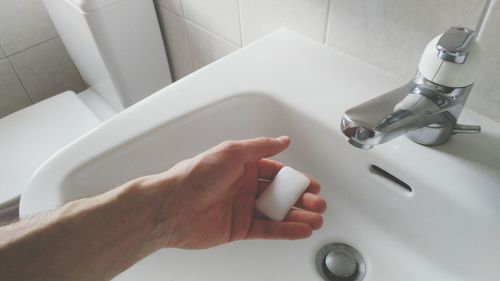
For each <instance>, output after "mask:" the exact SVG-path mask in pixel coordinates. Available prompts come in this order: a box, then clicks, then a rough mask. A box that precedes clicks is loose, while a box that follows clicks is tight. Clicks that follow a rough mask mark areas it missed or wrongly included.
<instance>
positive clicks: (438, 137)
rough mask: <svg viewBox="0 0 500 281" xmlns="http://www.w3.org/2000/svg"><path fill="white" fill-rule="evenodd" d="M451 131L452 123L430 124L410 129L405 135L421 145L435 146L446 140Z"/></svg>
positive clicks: (449, 136)
mask: <svg viewBox="0 0 500 281" xmlns="http://www.w3.org/2000/svg"><path fill="white" fill-rule="evenodd" d="M452 132H453V124H452V123H448V122H447V123H442V124H431V125H428V126H425V127H422V128H418V129H415V130H412V131H410V132H408V133H407V134H406V136H407V137H408V138H409V139H410V140H412V141H414V142H416V143H418V144H421V145H426V146H437V145H442V144H445V143H446V142H448V141H449V140H450V138H451V135H452Z"/></svg>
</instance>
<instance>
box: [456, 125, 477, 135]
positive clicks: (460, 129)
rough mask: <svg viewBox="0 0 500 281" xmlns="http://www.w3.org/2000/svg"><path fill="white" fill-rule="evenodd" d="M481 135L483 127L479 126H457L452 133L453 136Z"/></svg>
mask: <svg viewBox="0 0 500 281" xmlns="http://www.w3.org/2000/svg"><path fill="white" fill-rule="evenodd" d="M479 133H481V126H477V125H462V124H457V125H455V128H453V130H452V131H451V134H452V135H457V134H479Z"/></svg>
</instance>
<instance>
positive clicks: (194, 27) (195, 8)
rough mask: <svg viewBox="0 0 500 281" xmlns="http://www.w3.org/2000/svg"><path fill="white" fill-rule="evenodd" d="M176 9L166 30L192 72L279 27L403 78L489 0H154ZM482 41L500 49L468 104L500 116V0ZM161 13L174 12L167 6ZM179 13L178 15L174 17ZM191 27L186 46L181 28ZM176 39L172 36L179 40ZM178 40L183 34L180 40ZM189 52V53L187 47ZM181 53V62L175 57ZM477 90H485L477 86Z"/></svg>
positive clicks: (183, 68) (181, 65)
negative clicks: (435, 40)
mask: <svg viewBox="0 0 500 281" xmlns="http://www.w3.org/2000/svg"><path fill="white" fill-rule="evenodd" d="M156 1H158V3H159V5H160V6H161V8H164V9H168V10H170V11H171V12H172V13H175V14H177V15H178V17H177V18H176V19H175V20H173V19H172V18H171V19H165V20H164V23H166V22H167V21H170V22H171V23H170V25H171V26H170V27H166V28H164V30H165V31H167V30H168V29H178V30H177V31H171V32H172V33H174V32H176V33H177V34H175V35H173V36H171V35H166V37H167V41H169V42H168V43H167V44H168V46H169V52H170V53H171V54H172V55H173V56H175V53H178V54H179V58H171V60H172V61H173V62H172V68H173V72H174V73H176V72H177V73H182V74H181V75H179V77H182V76H184V75H186V74H187V73H189V67H188V66H189V62H187V60H189V61H190V62H191V65H193V66H194V67H193V68H192V69H193V70H194V69H197V68H199V67H201V66H203V65H206V64H208V63H210V62H211V61H213V60H216V59H218V58H219V57H222V56H224V55H225V54H227V53H229V52H232V51H234V50H237V48H238V47H239V46H244V45H246V44H248V43H251V42H253V41H254V40H256V39H259V38H261V37H262V36H264V35H267V34H269V33H271V32H273V31H275V30H277V29H279V28H281V27H287V28H289V29H292V30H295V31H297V32H299V33H302V34H304V35H306V36H308V37H310V38H312V39H314V40H317V41H319V42H322V43H325V42H326V43H327V44H328V45H329V46H331V47H333V48H337V49H340V50H341V51H344V52H346V53H348V54H350V55H352V56H354V57H357V58H359V59H361V60H364V61H366V62H368V63H371V64H373V65H375V66H378V67H380V68H382V69H385V70H386V71H388V72H391V73H393V74H395V75H397V76H400V77H402V78H405V79H409V78H410V77H412V76H413V75H414V73H415V71H416V69H417V64H418V60H419V58H420V56H421V54H422V51H423V48H424V47H425V45H426V44H427V43H428V42H429V41H430V40H431V39H432V37H434V36H436V35H438V34H439V33H442V32H444V31H445V30H446V29H447V28H448V27H450V26H453V25H464V26H467V27H471V28H474V29H475V28H476V27H477V25H478V24H479V23H480V19H481V17H482V15H483V14H484V11H485V10H486V4H487V3H488V2H489V1H488V0H420V1H403V0H369V1H367V0H211V1H207V0H156ZM492 1H493V3H494V4H495V5H492V8H491V11H490V12H491V16H490V17H489V19H488V20H487V21H486V28H485V32H484V34H485V37H488V38H490V39H484V43H485V44H486V45H488V46H490V47H489V48H492V49H494V50H496V55H495V59H490V60H489V61H488V64H487V66H486V67H485V70H486V71H487V72H488V73H487V74H485V76H484V78H483V79H482V80H481V81H479V82H478V84H477V85H476V89H475V91H474V93H473V94H472V95H471V100H470V102H469V103H468V105H469V106H470V107H472V108H473V109H476V110H478V111H480V112H481V113H483V114H485V115H487V116H488V117H491V118H494V119H495V120H497V121H500V113H499V110H498V109H499V107H500V98H499V97H500V95H498V94H495V88H496V85H495V81H494V80H497V79H498V78H499V77H500V76H499V75H500V70H499V69H498V68H497V67H496V66H497V65H499V63H500V61H499V60H500V51H498V50H500V39H499V35H498V34H500V20H499V18H500V8H499V7H498V6H499V5H500V4H498V2H499V1H500V0H492ZM160 15H161V16H162V17H169V16H170V17H172V16H171V15H170V14H168V13H164V12H161V13H160ZM174 21H175V22H174ZM182 29H186V33H187V34H186V35H187V38H188V40H187V46H186V42H185V39H184V37H183V36H182V35H179V34H182V33H183V32H185V31H182ZM173 41H174V42H173ZM177 41H179V42H177ZM187 54H189V55H187ZM176 61H177V62H176ZM478 92H479V93H478Z"/></svg>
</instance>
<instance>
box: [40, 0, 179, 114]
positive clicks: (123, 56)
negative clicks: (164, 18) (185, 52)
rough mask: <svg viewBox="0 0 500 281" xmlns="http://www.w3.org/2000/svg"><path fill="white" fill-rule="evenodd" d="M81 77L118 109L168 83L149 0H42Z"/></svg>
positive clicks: (165, 66) (156, 25) (153, 8)
mask: <svg viewBox="0 0 500 281" xmlns="http://www.w3.org/2000/svg"><path fill="white" fill-rule="evenodd" d="M44 2H45V6H46V7H47V10H48V12H49V14H50V17H51V18H52V21H53V22H54V24H55V26H56V28H57V30H58V32H59V34H60V36H61V39H62V41H63V42H64V45H65V46H66V48H67V50H68V52H69V54H70V56H71V58H72V59H73V61H74V62H75V65H76V67H77V68H78V70H79V71H80V73H81V75H82V78H83V80H84V81H85V82H86V83H87V84H88V85H89V86H90V87H92V88H93V89H94V90H95V91H96V92H97V93H98V94H99V95H100V96H101V97H102V98H103V99H104V100H106V101H107V102H108V103H109V104H110V105H111V106H112V107H113V108H114V109H116V110H118V111H120V110H122V109H124V108H126V107H128V106H130V105H132V104H134V103H136V102H138V101H140V100H142V99H143V98H145V97H147V96H149V95H150V94H153V93H154V92H156V91H158V90H160V89H161V88H163V87H165V86H167V85H169V84H170V83H171V82H172V78H171V74H170V69H169V66H168V60H167V54H166V51H165V47H164V43H163V39H162V36H161V31H160V27H159V23H158V18H157V14H156V11H155V5H154V3H153V0H44Z"/></svg>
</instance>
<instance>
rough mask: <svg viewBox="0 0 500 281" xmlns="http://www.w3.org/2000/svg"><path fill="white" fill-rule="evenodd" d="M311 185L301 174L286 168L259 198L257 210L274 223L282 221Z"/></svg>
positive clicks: (256, 205)
mask: <svg viewBox="0 0 500 281" xmlns="http://www.w3.org/2000/svg"><path fill="white" fill-rule="evenodd" d="M310 183H311V181H310V180H309V178H308V177H306V176H305V175H304V174H302V173H301V172H299V171H296V170H294V169H292V168H290V167H284V168H282V169H281V170H280V171H279V172H278V174H277V175H276V176H275V177H274V180H273V181H272V182H271V184H270V185H269V187H268V188H267V189H266V190H265V191H264V193H262V195H261V196H260V197H259V199H258V200H257V203H256V204H255V208H256V209H257V210H258V211H259V212H261V213H262V214H264V215H266V216H267V217H268V218H270V219H271V220H273V221H282V220H283V219H284V218H285V216H286V215H287V214H288V212H289V211H290V209H291V208H292V207H293V205H294V204H295V203H296V202H297V200H299V198H300V196H301V195H302V193H304V191H305V190H306V189H307V187H308V186H309V184H310Z"/></svg>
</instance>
